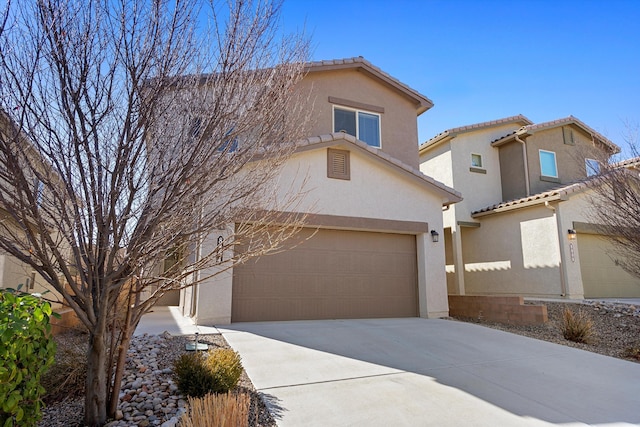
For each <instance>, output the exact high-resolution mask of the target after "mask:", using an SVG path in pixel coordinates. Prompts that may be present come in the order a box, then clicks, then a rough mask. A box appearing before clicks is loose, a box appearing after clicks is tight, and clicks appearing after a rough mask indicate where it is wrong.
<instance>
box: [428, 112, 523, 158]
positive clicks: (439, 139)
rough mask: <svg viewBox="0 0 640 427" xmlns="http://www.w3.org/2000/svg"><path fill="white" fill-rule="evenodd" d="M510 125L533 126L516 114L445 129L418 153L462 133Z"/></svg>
mask: <svg viewBox="0 0 640 427" xmlns="http://www.w3.org/2000/svg"><path fill="white" fill-rule="evenodd" d="M511 123H519V124H521V125H523V126H524V125H530V124H533V122H532V121H531V120H529V119H528V118H527V117H525V116H523V115H522V114H518V115H517V116H510V117H504V118H502V119H497V120H490V121H487V122H480V123H474V124H471V125H465V126H459V127H455V128H451V129H447V130H445V131H444V132H440V133H439V134H437V135H436V136H434V137H432V138H431V139H429V140H428V141H427V142H425V143H423V144H421V145H420V148H419V151H420V152H422V151H424V150H427V149H429V148H431V147H433V146H435V145H436V144H438V143H440V142H443V141H444V140H446V139H448V138H453V137H455V136H456V135H458V134H461V133H464V132H473V131H476V130H480V129H486V128H490V127H494V126H502V125H505V124H511Z"/></svg>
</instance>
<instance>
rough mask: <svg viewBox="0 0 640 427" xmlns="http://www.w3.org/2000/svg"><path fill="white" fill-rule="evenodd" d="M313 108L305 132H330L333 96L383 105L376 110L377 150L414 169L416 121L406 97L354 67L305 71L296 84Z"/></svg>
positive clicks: (313, 133)
mask: <svg viewBox="0 0 640 427" xmlns="http://www.w3.org/2000/svg"><path fill="white" fill-rule="evenodd" d="M297 88H298V90H300V91H301V93H302V94H304V96H305V97H306V96H307V94H310V95H309V98H308V99H309V103H310V105H309V107H308V108H307V110H309V111H313V115H312V119H311V123H310V126H309V131H308V135H310V136H314V135H324V134H328V133H332V132H333V108H332V106H333V105H338V104H331V103H329V97H330V96H331V97H336V98H341V99H347V100H349V101H355V102H359V103H364V104H369V105H374V106H378V107H382V108H384V113H380V130H381V149H382V151H384V152H386V153H388V154H389V155H391V156H393V157H395V158H396V159H398V160H400V161H402V162H404V163H406V164H408V165H410V166H412V167H414V168H416V169H417V168H418V122H417V120H416V117H417V112H416V106H415V105H414V104H413V103H412V102H410V101H409V100H408V98H406V97H404V96H402V95H400V94H399V93H398V92H396V91H395V90H392V89H390V88H389V87H388V86H385V85H383V84H381V83H380V82H379V81H377V80H375V79H374V78H372V77H369V76H368V75H366V74H365V73H363V72H359V71H356V70H330V71H321V72H312V73H309V74H307V76H305V78H304V79H303V81H302V82H301V83H299V84H298V86H297Z"/></svg>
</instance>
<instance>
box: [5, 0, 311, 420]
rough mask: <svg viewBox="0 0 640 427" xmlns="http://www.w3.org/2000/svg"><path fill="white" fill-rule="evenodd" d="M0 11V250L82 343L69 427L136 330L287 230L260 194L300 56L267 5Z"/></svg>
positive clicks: (291, 220)
mask: <svg viewBox="0 0 640 427" xmlns="http://www.w3.org/2000/svg"><path fill="white" fill-rule="evenodd" d="M18 3H19V4H14V5H12V7H13V9H11V10H9V13H8V15H7V21H6V22H7V25H6V26H5V27H4V32H3V33H2V34H1V36H0V85H1V86H0V92H1V94H2V101H1V108H2V110H3V111H2V113H3V119H4V122H5V123H4V126H3V128H4V130H5V131H4V135H3V137H2V138H1V139H0V162H1V166H2V167H1V169H0V206H1V207H2V209H3V210H4V211H5V212H6V214H5V217H4V219H2V220H1V221H0V249H2V250H4V251H5V252H7V253H9V254H11V255H13V256H15V257H16V258H18V259H19V260H20V261H22V262H24V263H26V264H27V265H29V266H31V267H32V268H33V269H34V270H35V271H37V272H38V273H39V274H40V275H41V276H42V277H43V278H44V280H45V281H46V282H48V284H49V285H50V286H51V288H52V289H54V290H55V291H56V292H57V293H59V294H60V295H61V296H62V298H63V299H64V302H65V303H66V304H68V305H69V306H70V307H71V308H73V310H74V311H75V313H76V314H77V315H78V317H79V319H80V321H81V322H82V324H83V325H84V326H85V327H86V329H87V330H88V332H89V350H88V353H87V364H88V375H87V381H86V401H85V422H86V424H87V425H91V426H94V425H102V424H104V422H105V421H106V420H107V418H108V417H113V416H114V414H115V411H116V408H117V403H118V392H119V388H120V383H121V379H122V376H123V370H124V364H125V357H126V352H127V349H128V347H129V342H130V339H131V337H132V334H133V331H134V329H135V327H136V326H137V324H138V322H139V320H140V317H141V316H142V315H143V314H144V313H145V312H146V311H148V310H149V309H150V307H152V306H153V304H154V303H155V302H156V301H157V300H158V299H159V298H160V297H161V296H162V295H163V294H164V293H165V292H167V291H169V290H175V289H181V288H183V287H185V286H189V285H191V284H193V283H195V282H196V281H198V280H202V279H204V278H205V277H204V275H202V274H197V272H199V271H202V270H203V269H204V268H207V267H211V266H214V265H217V264H219V265H220V266H221V267H224V268H227V267H230V266H232V265H233V264H234V263H238V262H242V261H244V260H245V259H247V258H249V257H252V256H258V255H262V254H265V253H268V252H269V251H273V250H276V249H279V248H280V247H281V246H282V243H283V242H284V241H285V240H286V239H287V238H289V237H290V236H292V235H293V234H294V233H295V231H296V229H297V228H298V227H299V226H300V225H301V224H302V221H303V220H304V218H302V217H299V216H296V215H293V214H291V215H287V214H283V212H291V211H295V209H294V208H292V206H291V204H295V203H296V200H297V198H296V195H292V197H291V198H289V199H287V200H283V199H282V198H281V197H276V195H275V194H274V193H273V191H272V188H271V186H270V183H271V182H272V180H273V179H274V177H275V176H276V175H277V173H278V171H279V167H280V166H281V165H282V164H283V162H284V161H285V160H286V158H287V156H288V155H289V154H290V153H291V152H292V150H293V149H294V144H293V143H292V141H296V140H297V139H298V138H299V137H300V136H301V134H300V132H302V131H303V128H304V112H301V111H297V110H296V105H300V103H298V102H296V99H295V96H294V94H295V93H296V92H294V91H292V87H293V86H294V85H295V84H296V82H298V81H299V79H300V78H301V77H302V75H303V72H304V63H305V61H306V60H307V59H308V58H307V55H308V52H307V48H308V44H307V42H306V40H305V39H304V37H302V36H299V35H293V36H290V37H285V38H282V37H280V36H279V31H278V25H277V24H278V19H279V8H280V4H279V3H278V2H277V1H276V2H275V3H274V2H273V1H271V0H257V1H256V2H253V1H250V0H248V1H243V0H236V1H230V2H229V3H228V4H227V3H217V2H216V3H212V4H210V5H201V4H199V2H197V1H196V0H186V1H164V0H154V1H147V0H115V1H112V0H110V1H106V0H105V1H103V0H93V1H87V2H85V1H74V0H34V1H25V2H18ZM285 112H286V113H285ZM225 227H226V228H227V229H229V230H230V232H231V235H230V236H229V237H228V238H227V239H225V241H224V242H215V243H214V244H213V245H209V246H207V245H206V244H205V243H206V242H207V241H208V240H207V239H208V237H209V236H210V235H211V233H212V232H213V231H214V230H217V229H219V228H225ZM239 244H241V245H242V247H243V248H244V251H243V252H242V253H239V252H237V251H233V250H229V249H230V248H233V247H234V245H239ZM224 251H226V252H225V253H226V254H232V258H230V259H227V258H226V257H225V259H224V260H222V257H221V256H220V255H221V254H222V253H223V252H224ZM165 258H171V259H173V261H174V262H172V263H169V264H165V265H163V263H162V262H161V261H162V260H164V259H165Z"/></svg>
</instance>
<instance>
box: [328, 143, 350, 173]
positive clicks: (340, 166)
mask: <svg viewBox="0 0 640 427" xmlns="http://www.w3.org/2000/svg"><path fill="white" fill-rule="evenodd" d="M349 154H350V153H349V151H347V150H336V149H333V148H329V149H327V177H329V178H335V179H346V180H349V179H351V166H350V164H349Z"/></svg>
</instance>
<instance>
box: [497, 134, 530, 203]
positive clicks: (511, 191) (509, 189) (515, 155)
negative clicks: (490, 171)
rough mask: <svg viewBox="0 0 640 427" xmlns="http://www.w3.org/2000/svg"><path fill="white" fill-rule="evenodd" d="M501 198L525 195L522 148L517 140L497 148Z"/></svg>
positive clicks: (515, 197) (514, 197) (512, 198)
mask: <svg viewBox="0 0 640 427" xmlns="http://www.w3.org/2000/svg"><path fill="white" fill-rule="evenodd" d="M499 151H500V176H501V179H502V200H503V201H507V200H514V199H518V198H520V197H525V196H526V195H527V183H526V177H525V168H524V154H523V151H524V148H523V147H522V144H521V143H519V142H511V143H508V144H505V145H503V146H501V147H500V148H499Z"/></svg>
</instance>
